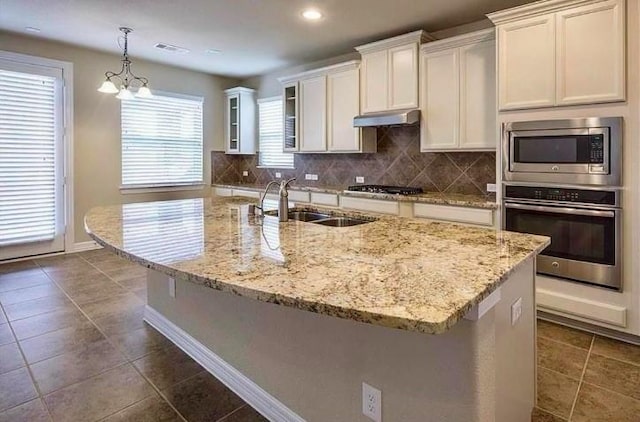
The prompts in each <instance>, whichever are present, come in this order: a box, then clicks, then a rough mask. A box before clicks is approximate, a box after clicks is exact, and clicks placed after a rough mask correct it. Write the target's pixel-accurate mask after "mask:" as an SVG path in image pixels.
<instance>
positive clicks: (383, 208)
mask: <svg viewBox="0 0 640 422" xmlns="http://www.w3.org/2000/svg"><path fill="white" fill-rule="evenodd" d="M340 206H341V207H342V208H348V209H352V210H360V211H372V212H379V213H381V214H391V215H398V212H399V208H398V203H397V202H396V201H381V200H377V199H367V198H356V197H353V196H342V197H341V198H340Z"/></svg>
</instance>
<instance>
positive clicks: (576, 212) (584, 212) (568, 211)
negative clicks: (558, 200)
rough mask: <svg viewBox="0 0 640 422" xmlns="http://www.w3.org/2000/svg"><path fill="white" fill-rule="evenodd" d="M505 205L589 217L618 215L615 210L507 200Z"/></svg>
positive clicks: (520, 208)
mask: <svg viewBox="0 0 640 422" xmlns="http://www.w3.org/2000/svg"><path fill="white" fill-rule="evenodd" d="M504 206H505V208H513V209H519V210H528V211H539V212H550V213H555V214H571V215H585V216H588V217H608V218H614V217H615V216H616V214H615V212H614V211H598V210H585V209H581V208H568V207H545V206H543V205H525V204H516V203H513V202H505V203H504Z"/></svg>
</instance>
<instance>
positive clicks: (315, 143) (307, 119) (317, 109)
mask: <svg viewBox="0 0 640 422" xmlns="http://www.w3.org/2000/svg"><path fill="white" fill-rule="evenodd" d="M299 118H300V137H301V138H300V151H306V152H324V151H326V150H327V77H326V76H318V77H315V78H310V79H305V80H302V81H300V117H299Z"/></svg>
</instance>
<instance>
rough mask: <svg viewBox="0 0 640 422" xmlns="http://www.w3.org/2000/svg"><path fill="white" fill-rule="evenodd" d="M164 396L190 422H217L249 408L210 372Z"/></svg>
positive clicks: (181, 384) (178, 386)
mask: <svg viewBox="0 0 640 422" xmlns="http://www.w3.org/2000/svg"><path fill="white" fill-rule="evenodd" d="M163 393H164V394H165V396H166V397H167V399H168V400H169V402H170V403H171V404H173V406H174V407H175V408H176V409H177V410H178V412H180V414H181V415H182V416H184V417H185V419H187V420H188V421H189V422H210V421H217V420H218V419H220V418H222V417H223V416H226V415H228V414H230V413H231V412H233V411H234V410H236V409H238V408H239V407H241V406H243V405H244V404H245V403H244V402H243V401H242V399H241V398H240V397H238V396H237V395H235V394H234V393H233V392H232V391H231V390H229V389H228V388H227V387H225V386H224V385H223V384H222V383H221V382H220V381H218V380H217V379H215V378H214V377H213V376H212V375H211V374H209V373H208V372H206V371H205V372H201V373H200V374H198V375H196V376H195V377H193V378H190V379H188V380H187V381H184V382H182V383H180V384H177V385H174V386H173V387H170V388H168V389H166V390H164V391H163Z"/></svg>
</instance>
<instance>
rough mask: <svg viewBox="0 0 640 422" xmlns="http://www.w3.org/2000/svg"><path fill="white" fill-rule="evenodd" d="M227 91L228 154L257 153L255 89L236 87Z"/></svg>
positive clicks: (225, 129)
mask: <svg viewBox="0 0 640 422" xmlns="http://www.w3.org/2000/svg"><path fill="white" fill-rule="evenodd" d="M224 93H225V125H224V139H225V151H226V153H227V154H255V153H256V150H257V143H258V137H257V131H256V122H257V119H256V117H257V115H256V113H257V109H256V100H255V91H254V90H253V89H249V88H242V87H236V88H231V89H227V90H226V91H224Z"/></svg>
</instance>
